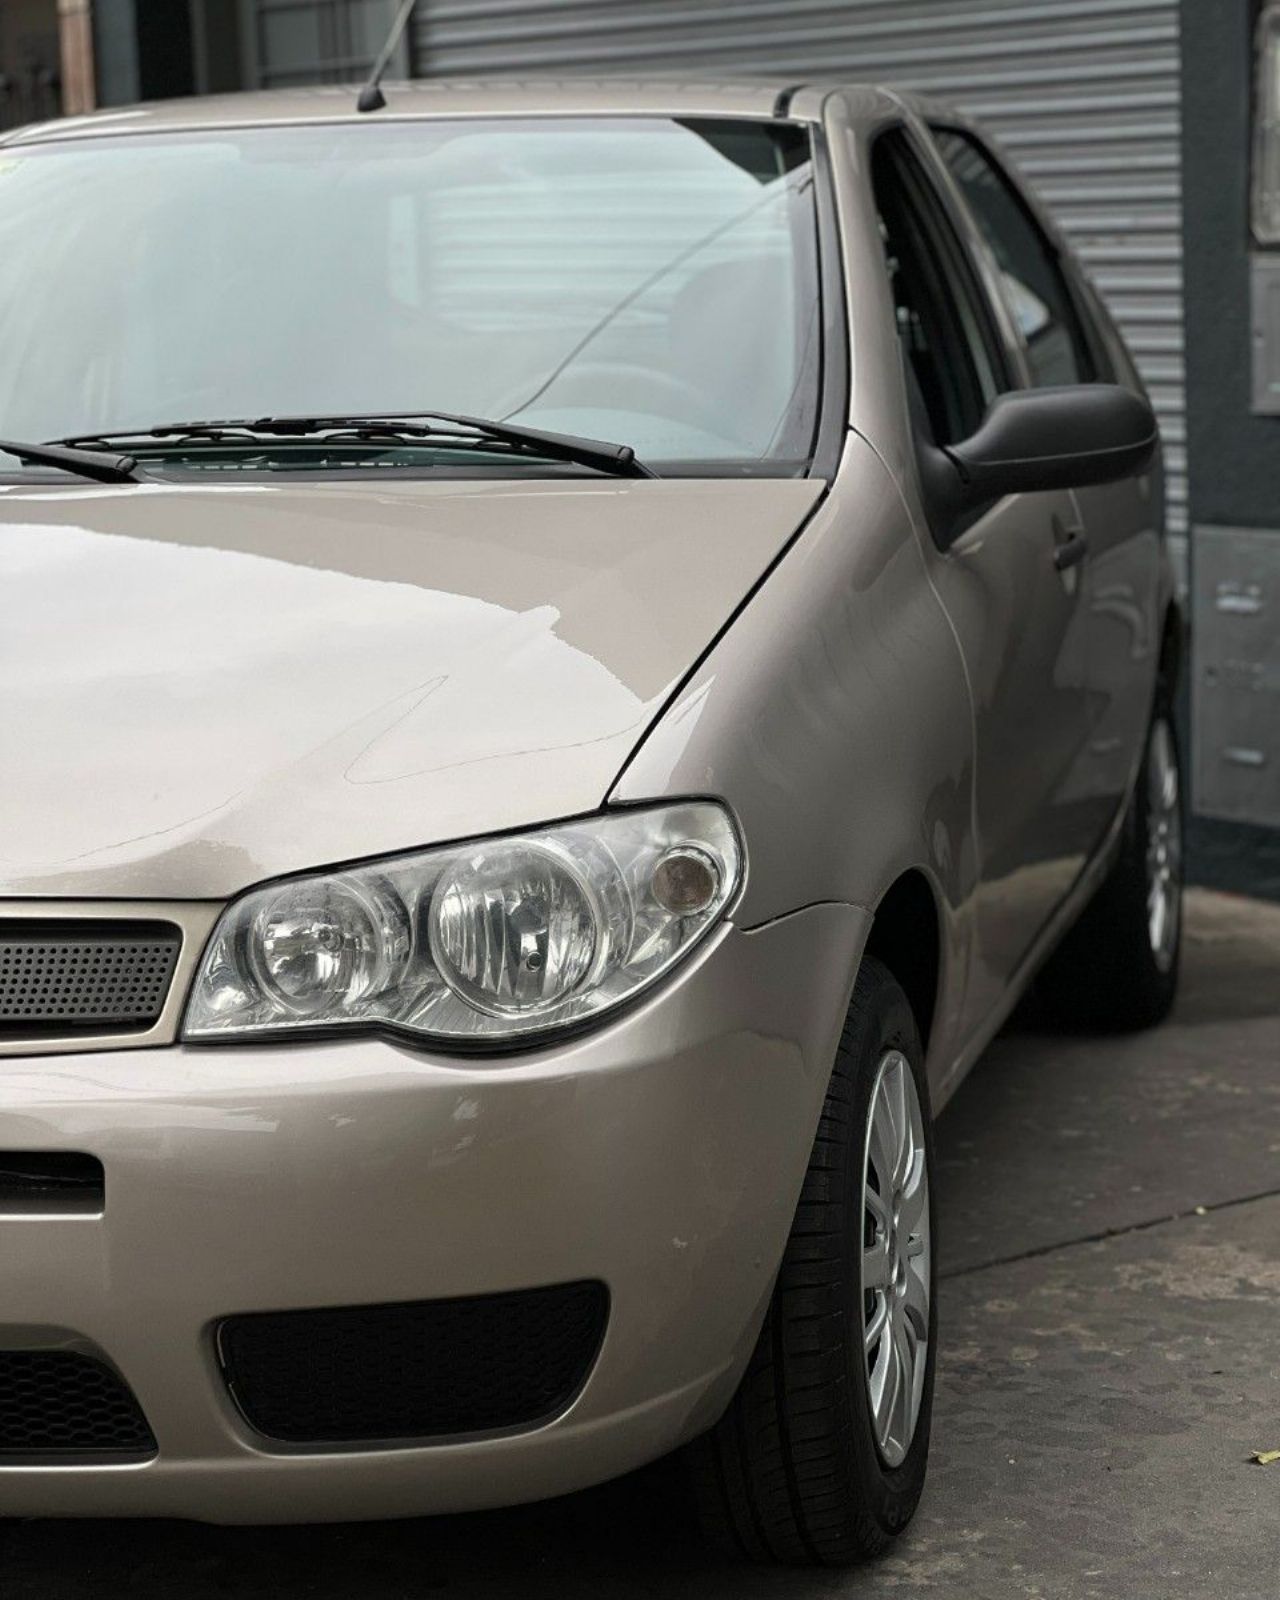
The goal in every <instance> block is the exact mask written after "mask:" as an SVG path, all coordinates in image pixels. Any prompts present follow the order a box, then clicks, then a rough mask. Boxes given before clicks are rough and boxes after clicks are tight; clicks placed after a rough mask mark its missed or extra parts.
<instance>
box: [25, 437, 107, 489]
mask: <svg viewBox="0 0 1280 1600" xmlns="http://www.w3.org/2000/svg"><path fill="white" fill-rule="evenodd" d="M0 454H3V455H6V456H16V457H17V458H18V460H19V461H29V462H31V463H32V465H33V466H37V467H61V468H62V470H63V471H64V472H74V473H76V474H77V475H78V476H79V477H81V478H91V479H92V480H93V481H94V482H95V483H137V481H138V470H137V469H138V463H137V461H136V460H135V459H134V458H133V457H132V456H126V455H116V454H113V453H110V452H107V451H103V450H96V449H77V448H76V447H75V445H74V444H71V443H66V444H20V443H18V442H17V441H16V440H14V439H0Z"/></svg>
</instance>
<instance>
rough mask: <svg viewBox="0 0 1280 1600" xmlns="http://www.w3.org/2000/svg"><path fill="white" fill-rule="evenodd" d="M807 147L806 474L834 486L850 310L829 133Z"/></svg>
mask: <svg viewBox="0 0 1280 1600" xmlns="http://www.w3.org/2000/svg"><path fill="white" fill-rule="evenodd" d="M809 143H810V150H811V152H812V159H813V187H814V201H815V204H814V213H815V221H816V226H817V251H818V300H819V320H820V342H821V363H822V364H821V370H820V372H819V376H818V406H819V414H818V423H817V428H816V429H815V433H814V443H813V457H812V461H811V464H810V467H809V474H808V475H809V476H810V477H811V478H825V479H826V480H827V482H829V483H830V482H833V481H834V479H835V476H836V473H837V471H838V470H839V467H840V460H841V457H842V456H843V454H844V443H845V435H846V434H847V433H848V431H849V327H850V323H849V306H848V300H847V298H846V296H847V285H846V283H845V274H844V252H843V250H842V249H841V239H840V222H839V217H838V214H837V210H836V193H835V178H834V175H833V172H832V167H831V152H830V150H829V149H828V147H827V137H826V133H825V132H824V130H823V129H822V128H821V127H819V126H818V125H816V124H814V125H813V126H811V128H810V132H809Z"/></svg>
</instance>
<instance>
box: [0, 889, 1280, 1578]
mask: <svg viewBox="0 0 1280 1600" xmlns="http://www.w3.org/2000/svg"><path fill="white" fill-rule="evenodd" d="M1189 913H1190V920H1189V941H1188V951H1187V963H1186V974H1185V981H1184V988H1183V996H1182V1000H1181V1003H1180V1005H1179V1009H1178V1012H1177V1015H1176V1017H1175V1019H1174V1020H1173V1022H1172V1023H1170V1024H1169V1025H1168V1026H1166V1027H1165V1028H1163V1029H1161V1030H1159V1031H1158V1032H1156V1033H1154V1034H1150V1035H1146V1036H1140V1037H1132V1038H1126V1039H1119V1040H1101V1041H1100V1040H1097V1039H1086V1038H1055V1037H1047V1036H1041V1035H1037V1034H1035V1033H1034V1032H1021V1033H1017V1032H1015V1033H1010V1034H1008V1035H1006V1036H1005V1037H1004V1038H1002V1039H1001V1040H999V1041H998V1042H997V1044H996V1045H995V1046H994V1047H993V1048H992V1050H991V1051H990V1052H989V1053H988V1055H987V1057H986V1058H985V1059H984V1061H983V1062H982V1063H981V1065H980V1066H979V1067H978V1069H977V1071H976V1072H975V1074H974V1075H973V1077H972V1078H971V1080H970V1081H969V1083H968V1084H966V1086H965V1087H964V1088H963V1089H962V1090H961V1091H960V1093H959V1095H958V1096H957V1098H956V1099H955V1101H954V1102H953V1104H952V1105H951V1106H950V1107H949V1108H948V1110H947V1111H946V1113H945V1114H944V1116H943V1117H942V1119H941V1122H940V1129H939V1132H940V1166H941V1172H940V1179H941V1185H942V1194H943V1222H944V1226H945V1230H946V1231H945V1234H944V1239H943V1258H942V1259H943V1269H942V1270H943V1273H944V1282H943V1285H942V1290H941V1301H940V1316H941V1351H942V1354H941V1359H940V1366H939V1376H938V1399H937V1413H936V1418H935V1446H934V1457H933V1467H932V1472H931V1476H930V1481H929V1486H928V1488H927V1490H926V1493H925V1499H924V1502H923V1504H922V1507H921V1511H920V1515H919V1516H918V1518H917V1521H916V1524H915V1526H914V1528H913V1530H912V1532H911V1533H910V1535H909V1536H908V1537H907V1538H906V1539H904V1540H903V1542H902V1544H901V1546H900V1548H899V1549H898V1550H897V1551H896V1552H895V1553H894V1554H893V1555H891V1556H890V1557H889V1558H887V1559H885V1560H883V1561H881V1562H879V1563H878V1564H876V1565H874V1566H872V1567H868V1568H864V1569H862V1570H860V1571H858V1572H855V1573H834V1572H831V1573H817V1574H815V1573H804V1572H767V1571H758V1570H754V1569H750V1568H741V1567H736V1566H728V1565H725V1564H723V1563H721V1562H719V1561H717V1560H716V1559H714V1558H712V1557H709V1556H708V1555H706V1554H705V1553H704V1552H703V1551H702V1550H701V1549H700V1548H699V1546H698V1544H697V1542H696V1540H695V1539H694V1538H693V1537H692V1535H691V1533H690V1531H689V1529H688V1528H687V1526H686V1524H685V1523H684V1520H683V1518H682V1516H681V1507H680V1504H679V1501H678V1500H677V1499H675V1498H674V1497H673V1495H672V1492H671V1480H670V1477H669V1475H668V1474H664V1473H662V1472H646V1473H642V1474H639V1475H638V1476H636V1477H634V1478H631V1479H628V1480H625V1481H624V1482H622V1483H619V1484H614V1485H610V1486H608V1487H607V1488H605V1489H602V1490H598V1491H595V1492H593V1493H590V1494H585V1495H577V1496H574V1497H572V1498H570V1499H565V1500H561V1501H557V1502H553V1503H550V1504H547V1505H543V1506H535V1507H526V1508H523V1509H520V1510H516V1511H511V1512H502V1513H493V1514H488V1515H485V1516H475V1517H465V1518H448V1519H437V1520H433V1521H423V1522H406V1523H396V1524H385V1525H378V1524H371V1525H363V1526H356V1525H353V1526H344V1527H330V1528H313V1529H305V1528H301V1529H295V1528H287V1529H252V1530H239V1529H217V1528H204V1527H199V1526H194V1525H189V1524H180V1523H172V1524H163V1523H116V1524H104V1523H49V1522H44V1523H36V1522H32V1523H14V1524H9V1525H7V1526H3V1527H0V1600H88V1597H90V1596H92V1597H94V1600H99V1597H103V1600H105V1597H107V1596H110V1597H112V1600H117V1597H128V1600H213V1597H215V1596H218V1597H226V1596H232V1597H236V1600H266V1597H268V1596H270V1597H271V1600H303V1597H308V1600H411V1597H412V1600H417V1597H427V1596H437V1595H439V1596H445V1597H447V1600H455V1597H456V1600H516V1597H519V1600H587V1597H588V1596H589V1597H592V1600H596V1597H599V1596H602V1595H607V1596H609V1597H610V1600H693V1597H698V1600H765V1597H769V1600H771V1597H775V1596H777V1597H784V1600H819V1597H822V1600H829V1597H833V1596H842V1597H843V1596H846V1595H847V1596H849V1597H851V1600H852V1597H861V1596H867V1597H876V1596H888V1595H903V1594H910V1595H916V1594H921V1595H929V1594H945V1595H948V1596H957V1597H959V1596H963V1597H964V1600H1006V1597H1010V1600H1012V1597H1019V1600H1022V1597H1029V1596H1036V1597H1046V1600H1048V1597H1053V1600H1058V1597H1061V1600H1084V1597H1093V1596H1097V1597H1099V1600H1102V1597H1106V1600H1116V1597H1120V1600H1147V1597H1150V1600H1180V1597H1187V1600H1205V1597H1207V1596H1212V1595H1218V1594H1226V1593H1241V1594H1262V1593H1271V1592H1273V1590H1274V1587H1275V1574H1276V1562H1277V1553H1278V1551H1280V1462H1277V1463H1276V1464H1275V1465H1274V1466H1271V1467H1260V1466H1257V1465H1254V1464H1252V1463H1251V1462H1250V1460H1249V1456H1250V1452H1252V1451H1254V1450H1260V1449H1266V1448H1278V1449H1280V1319H1278V1317H1277V1312H1278V1311H1280V907H1274V906H1272V907H1264V906H1261V905H1254V904H1251V903H1250V902H1247V901H1243V900H1235V899H1228V898H1225V897H1221V896H1211V895H1207V894H1196V895H1194V896H1193V897H1192V900H1191V904H1190V907H1189Z"/></svg>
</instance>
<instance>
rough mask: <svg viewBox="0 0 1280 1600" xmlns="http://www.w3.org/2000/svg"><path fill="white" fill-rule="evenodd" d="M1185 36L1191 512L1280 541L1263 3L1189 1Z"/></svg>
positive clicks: (1279, 450)
mask: <svg viewBox="0 0 1280 1600" xmlns="http://www.w3.org/2000/svg"><path fill="white" fill-rule="evenodd" d="M1183 27H1184V29H1185V32H1186V64H1187V66H1186V74H1185V78H1184V83H1183V94H1184V97H1185V100H1184V104H1185V127H1186V137H1185V140H1184V143H1183V171H1184V178H1183V181H1184V184H1185V186H1186V195H1187V214H1188V217H1190V218H1193V219H1194V226H1192V227H1189V228H1188V229H1187V241H1186V279H1187V302H1188V306H1189V307H1190V311H1191V314H1190V317H1189V322H1188V329H1187V362H1188V370H1189V376H1190V383H1191V392H1192V400H1191V406H1190V411H1189V415H1188V423H1189V428H1190V440H1191V449H1192V451H1193V453H1194V456H1195V463H1196V475H1195V483H1194V486H1193V489H1192V507H1191V510H1192V515H1193V517H1194V519H1195V521H1196V522H1198V523H1205V524H1215V525H1221V526H1226V527H1265V528H1277V529H1280V418H1275V417H1256V416H1254V415H1252V413H1251V410H1250V404H1251V395H1252V384H1251V371H1252V347H1251V339H1250V287H1249V257H1250V248H1249V171H1250V149H1251V138H1252V128H1251V114H1252V101H1253V39H1252V34H1253V3H1252V0H1212V3H1211V4H1206V3H1205V0H1184V6H1183Z"/></svg>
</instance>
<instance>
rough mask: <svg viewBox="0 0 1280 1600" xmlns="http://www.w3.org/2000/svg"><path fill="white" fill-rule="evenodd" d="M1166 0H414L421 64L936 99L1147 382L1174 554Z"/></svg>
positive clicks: (1181, 457)
mask: <svg viewBox="0 0 1280 1600" xmlns="http://www.w3.org/2000/svg"><path fill="white" fill-rule="evenodd" d="M1178 9H1179V8H1178V0H835V3H833V0H422V5H421V7H420V12H421V15H420V19H419V21H418V24H417V31H416V36H415V56H416V61H415V64H416V69H417V71H418V72H419V73H421V74H423V75H424V76H425V75H428V74H429V75H432V76H438V75H440V74H452V75H461V76H479V75H485V76H488V75H490V74H497V73H526V74H529V73H552V74H554V73H564V72H576V73H606V72H608V73H619V72H623V73H631V72H637V73H638V72H644V73H649V74H651V73H662V74H671V73H678V72H680V71H681V70H682V69H687V70H690V71H694V72H696V71H698V70H700V69H703V70H714V71H717V72H722V71H725V70H730V71H732V70H733V69H735V68H737V69H740V70H743V71H746V72H750V73H752V74H757V75H758V74H761V73H769V74H775V73H776V74H777V75H778V76H779V77H782V78H785V79H797V80H798V79H803V78H805V77H808V76H812V77H817V78H831V77H845V78H847V79H848V80H849V81H851V82H854V81H858V80H864V81H873V82H875V81H878V82H882V83H890V84H898V85H902V86H904V87H909V88H913V89H923V90H926V91H928V92H930V93H934V94H938V95H940V96H943V97H944V98H946V99H948V100H950V101H953V102H954V103H956V104H958V105H960V106H961V107H962V108H963V109H964V110H966V111H968V112H970V113H972V114H973V115H974V116H977V117H980V118H981V119H982V120H983V121H984V122H985V123H986V124H987V125H988V127H990V128H992V129H993V130H994V131H995V133H996V135H997V136H998V137H999V139H1000V140H1001V142H1002V144H1003V146H1004V148H1005V149H1006V150H1007V151H1008V152H1009V153H1010V154H1011V155H1012V156H1013V158H1014V159H1015V161H1016V162H1017V163H1018V164H1019V166H1020V167H1021V168H1022V170H1023V171H1024V172H1026V173H1027V174H1028V175H1029V176H1030V177H1031V178H1032V179H1033V181H1034V182H1035V184H1036V186H1037V187H1038V189H1039V191H1040V193H1041V194H1042V195H1043V196H1044V197H1045V198H1046V200H1047V201H1048V202H1049V204H1050V205H1051V206H1052V207H1053V209H1054V211H1055V212H1056V214H1057V216H1058V218H1059V220H1060V222H1061V223H1062V225H1063V227H1064V228H1065V230H1066V231H1067V232H1068V234H1070V236H1071V238H1072V240H1073V242H1074V243H1075V246H1076V248H1077V249H1078V250H1079V252H1080V254H1081V256H1082V257H1083V259H1084V261H1085V263H1086V265H1087V266H1088V268H1089V270H1090V271H1091V273H1092V274H1093V277H1094V281H1095V282H1096V283H1097V285H1098V287H1099V288H1100V289H1101V291H1102V293H1103V294H1104V295H1105V296H1106V299H1107V300H1108V302H1109V303H1110V305H1111V308H1112V310H1113V312H1114V313H1115V315H1116V317H1117V320H1118V321H1119V322H1120V325H1121V326H1122V328H1123V329H1124V331H1125V334H1126V335H1127V337H1128V340H1129V343H1130V346H1131V347H1132V349H1133V350H1134V352H1135V354H1136V356H1137V358H1138V361H1139V364H1140V366H1141V368H1142V371H1143V374H1144V376H1145V378H1146V380H1147V383H1148V384H1149V385H1150V388H1151V391H1152V397H1153V399H1154V401H1155V404H1156V409H1157V410H1158V412H1159V414H1160V419H1161V425H1162V427H1163V430H1164V436H1165V443H1166V446H1167V457H1168V464H1169V468H1170V507H1169V509H1170V519H1169V520H1170V529H1171V532H1172V533H1173V534H1174V536H1175V552H1176V553H1177V554H1178V555H1179V556H1183V557H1185V549H1186V543H1185V535H1186V527H1187V488H1186V425H1185V402H1184V378H1185V370H1184V357H1183V330H1182V233H1181V229H1182V220H1181V155H1180V116H1179V112H1180V101H1181V95H1180V84H1179V72H1180V57H1179V25H1178Z"/></svg>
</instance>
